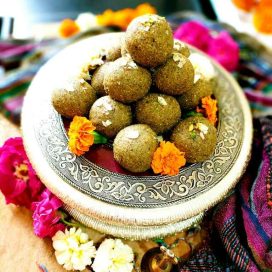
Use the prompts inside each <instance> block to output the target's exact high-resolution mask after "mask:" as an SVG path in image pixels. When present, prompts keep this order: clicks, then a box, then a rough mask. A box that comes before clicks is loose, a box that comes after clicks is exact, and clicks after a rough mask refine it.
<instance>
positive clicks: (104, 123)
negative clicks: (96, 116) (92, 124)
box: [102, 120, 112, 127]
mask: <svg viewBox="0 0 272 272" xmlns="http://www.w3.org/2000/svg"><path fill="white" fill-rule="evenodd" d="M102 124H103V126H104V127H108V126H110V125H111V124H112V122H111V121H110V120H107V121H102Z"/></svg>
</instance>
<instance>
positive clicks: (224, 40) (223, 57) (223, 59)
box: [207, 31, 239, 71]
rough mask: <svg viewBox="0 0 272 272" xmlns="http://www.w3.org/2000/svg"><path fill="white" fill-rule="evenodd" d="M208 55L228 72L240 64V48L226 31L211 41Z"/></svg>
mask: <svg viewBox="0 0 272 272" xmlns="http://www.w3.org/2000/svg"><path fill="white" fill-rule="evenodd" d="M207 53H208V54H209V55H210V56H211V57H213V58H214V59H216V60H217V61H218V62H219V63H220V64H221V65H222V66H224V67H225V68H226V69H227V70H228V71H233V70H235V69H236V68H237V66H238V63H239V46H238V44H237V43H236V42H235V41H234V40H233V38H232V37H231V36H230V34H229V33H228V32H226V31H222V32H220V33H219V35H218V36H216V37H214V38H212V39H211V41H210V44H209V47H208V50H207Z"/></svg>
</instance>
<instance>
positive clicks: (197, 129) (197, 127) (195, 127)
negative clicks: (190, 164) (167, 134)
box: [189, 123, 209, 140]
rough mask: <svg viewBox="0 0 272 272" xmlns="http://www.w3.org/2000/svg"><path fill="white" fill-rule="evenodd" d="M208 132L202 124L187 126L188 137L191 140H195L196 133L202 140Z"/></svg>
mask: <svg viewBox="0 0 272 272" xmlns="http://www.w3.org/2000/svg"><path fill="white" fill-rule="evenodd" d="M208 130H209V128H208V127H207V126H206V125H204V124H203V123H196V124H190V126H189V131H190V136H191V138H192V139H193V140H194V139H195V138H196V132H199V136H200V138H201V139H202V140H204V139H205V134H207V133H208Z"/></svg>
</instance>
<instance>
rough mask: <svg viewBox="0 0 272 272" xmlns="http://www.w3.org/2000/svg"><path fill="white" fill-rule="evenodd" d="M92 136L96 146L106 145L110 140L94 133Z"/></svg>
mask: <svg viewBox="0 0 272 272" xmlns="http://www.w3.org/2000/svg"><path fill="white" fill-rule="evenodd" d="M92 134H93V136H94V143H95V144H106V143H107V142H108V139H107V138H106V137H105V136H103V135H101V134H100V133H98V132H96V131H93V132H92Z"/></svg>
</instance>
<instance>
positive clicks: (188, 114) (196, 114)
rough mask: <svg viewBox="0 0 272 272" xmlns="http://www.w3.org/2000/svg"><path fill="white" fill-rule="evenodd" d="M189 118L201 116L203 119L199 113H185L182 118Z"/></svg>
mask: <svg viewBox="0 0 272 272" xmlns="http://www.w3.org/2000/svg"><path fill="white" fill-rule="evenodd" d="M191 116H201V117H203V114H202V113H200V112H196V111H187V112H186V113H185V114H184V115H183V116H182V117H183V118H184V119H185V118H188V117H191Z"/></svg>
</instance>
